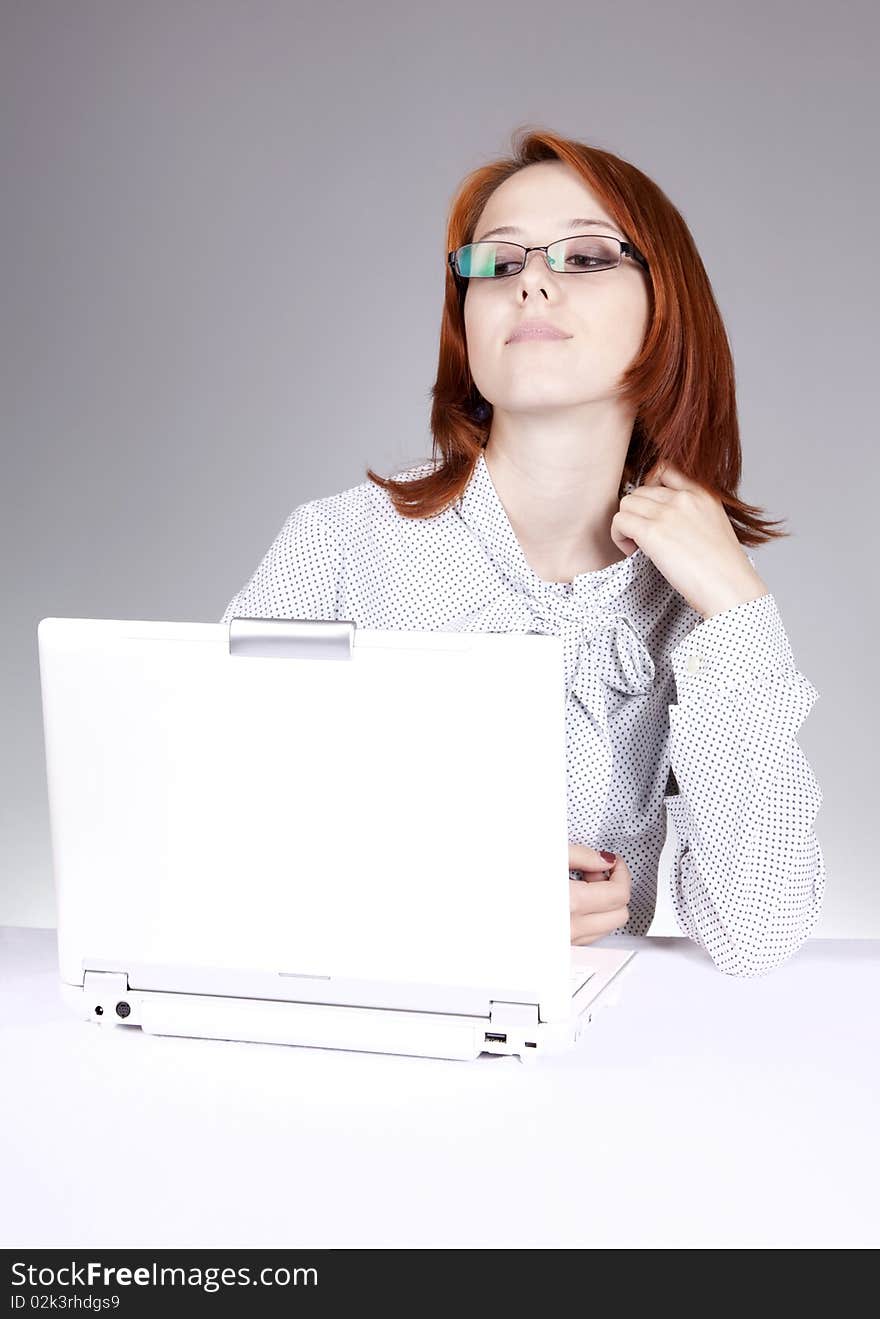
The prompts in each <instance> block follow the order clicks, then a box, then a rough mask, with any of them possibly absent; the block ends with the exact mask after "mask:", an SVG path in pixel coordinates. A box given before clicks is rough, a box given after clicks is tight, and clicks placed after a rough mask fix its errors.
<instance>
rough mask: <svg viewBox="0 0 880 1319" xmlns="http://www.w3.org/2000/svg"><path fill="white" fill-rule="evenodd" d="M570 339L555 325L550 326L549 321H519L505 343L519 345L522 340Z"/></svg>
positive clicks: (569, 336)
mask: <svg viewBox="0 0 880 1319" xmlns="http://www.w3.org/2000/svg"><path fill="white" fill-rule="evenodd" d="M571 337H572V336H571V335H570V334H566V333H565V331H564V330H560V329H559V327H558V326H557V325H551V324H550V322H549V321H542V320H531V321H521V322H520V324H519V325H518V326H517V327H516V329H515V330H514V331H513V334H512V335H511V336H510V338H509V339H507V340H506V342H507V343H520V342H522V340H524V339H570V338H571Z"/></svg>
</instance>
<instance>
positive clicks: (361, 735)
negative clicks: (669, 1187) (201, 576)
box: [38, 618, 571, 1019]
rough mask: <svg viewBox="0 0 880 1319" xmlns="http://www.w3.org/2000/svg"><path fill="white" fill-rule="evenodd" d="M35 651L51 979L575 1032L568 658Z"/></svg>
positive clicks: (521, 652)
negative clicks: (316, 984) (347, 985)
mask: <svg viewBox="0 0 880 1319" xmlns="http://www.w3.org/2000/svg"><path fill="white" fill-rule="evenodd" d="M38 640H39V652H40V670H41V684H42V695H43V715H44V734H45V742H46V763H47V781H48V789H49V801H50V813H51V827H52V845H53V857H54V864H55V880H56V894H57V903H58V941H59V956H60V962H61V974H62V979H64V980H66V981H67V982H68V983H71V984H81V983H82V977H83V970H84V967H95V968H96V969H102V967H106V968H109V966H110V965H111V964H112V966H116V965H117V964H122V963H125V964H128V965H130V966H134V965H137V966H141V967H172V968H173V967H177V968H187V969H188V973H189V982H188V987H189V988H195V987H196V986H195V985H194V983H193V971H196V972H197V971H198V969H199V968H202V969H203V970H204V972H205V974H206V976H207V975H208V973H210V972H215V971H217V969H222V970H225V971H228V972H231V973H247V974H248V975H253V974H255V973H265V974H267V975H269V976H272V977H281V976H284V977H285V978H286V979H287V982H288V986H289V984H290V983H292V982H293V981H295V980H301V982H302V983H303V984H305V983H307V982H310V981H311V980H312V979H314V980H315V981H319V980H324V981H327V979H328V978H329V979H341V980H345V981H351V980H362V981H366V982H373V983H375V984H382V983H389V982H394V983H398V984H402V985H404V986H406V985H411V986H412V987H413V990H414V993H416V991H417V990H418V987H420V986H425V985H429V986H440V987H443V986H446V987H448V988H449V989H450V991H460V990H461V988H462V987H470V988H474V989H485V990H486V991H487V992H488V993H489V994H491V995H498V993H499V991H501V992H502V993H503V996H505V997H506V996H508V995H510V996H512V997H513V996H515V998H516V999H517V1000H520V1001H523V1002H535V1001H538V1002H540V1004H541V1015H542V1019H549V1018H556V1017H559V1016H564V1015H566V1014H567V1013H568V1012H569V1011H570V1001H571V987H570V926H569V920H570V918H569V902H568V842H567V832H568V830H567V812H566V773H565V711H564V686H563V661H562V643H561V640H560V638H558V637H554V636H545V635H538V634H522V633H510V634H502V633H452V632H445V633H444V632H406V631H381V630H375V629H356V628H355V626H354V624H352V623H349V622H334V623H330V622H328V623H314V622H302V621H297V620H239V619H234V620H233V621H232V623H231V624H230V625H229V626H226V625H223V624H217V623H180V622H152V621H138V620H114V619H64V618H46V619H43V620H41V622H40V624H39V627H38ZM340 659H341V660H343V661H344V662H341V663H340V662H338V661H339V660H340ZM196 981H198V976H197V975H196ZM167 987H169V988H170V987H172V986H171V985H170V984H169V985H168V986H167Z"/></svg>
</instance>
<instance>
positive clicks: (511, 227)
mask: <svg viewBox="0 0 880 1319" xmlns="http://www.w3.org/2000/svg"><path fill="white" fill-rule="evenodd" d="M593 224H604V225H605V226H606V227H607V228H609V229H613V230H614V232H615V233H616V234H620V236H621V238H622V237H623V234H622V233H621V231H620V230H619V229H618V227H617V225H616V224H614V223H612V221H611V220H585V219H584V218H583V216H575V218H574V219H573V220H564V221H561V222H560V226H559V227H560V229H564V228H569V229H580V228H586V226H587V225H593ZM522 232H523V231H522V229H518V228H517V227H516V225H515V224H502V225H500V226H499V227H498V228H497V229H490V230H489V231H488V233H485V234H483V238H492V237H494V236H495V235H496V234H521V233H522ZM473 241H474V242H475V243H480V242H482V241H483V240H482V238H475V239H474V240H473Z"/></svg>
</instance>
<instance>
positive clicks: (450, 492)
mask: <svg viewBox="0 0 880 1319" xmlns="http://www.w3.org/2000/svg"><path fill="white" fill-rule="evenodd" d="M543 160H560V161H563V162H564V163H565V164H566V165H569V166H570V167H571V169H573V170H574V171H575V172H576V173H577V174H579V175H580V177H581V178H582V179H583V181H584V183H585V184H586V185H587V187H588V188H590V189H591V190H592V192H593V193H594V194H595V195H596V196H597V197H598V198H599V199H600V200H601V201H602V202H604V204H605V206H606V207H607V209H608V213H609V214H610V216H611V217H612V219H613V220H614V222H615V223H616V224H617V225H618V227H619V228H620V229H621V230H622V231H623V233H624V234H626V236H627V238H628V239H629V240H630V242H632V243H634V244H635V246H636V247H637V248H638V249H639V251H640V252H642V254H643V255H644V256H645V258H646V259H647V261H648V265H649V267H650V273H649V274H648V275H647V280H648V283H649V284H650V286H651V287H650V295H649V296H650V321H649V325H648V329H647V332H646V334H645V339H644V343H643V344H642V348H641V351H640V353H639V355H638V357H637V358H636V359H635V360H634V361H633V362H632V364H631V365H630V366H629V368H628V369H627V371H626V372H625V373H624V376H623V379H622V381H621V387H620V393H621V397H622V398H623V399H624V400H627V401H629V402H630V403H632V404H634V405H635V407H636V409H637V411H636V417H635V422H634V425H633V430H632V436H631V439H630V444H629V449H628V452H627V455H626V460H625V463H624V470H623V476H622V480H621V492H622V489H623V484H624V482H627V481H634V482H636V483H637V484H638V482H639V481H640V480H641V479H643V478H644V476H645V475H647V474H648V473H649V472H650V471H651V470H652V469H653V468H654V466H655V465H656V464H657V463H658V462H659V461H661V460H664V461H667V462H669V463H672V464H674V465H675V466H676V467H678V468H680V469H681V471H682V472H684V473H685V475H687V476H689V477H691V478H692V479H693V480H695V481H696V482H698V483H699V484H700V485H701V486H703V487H704V488H705V489H707V490H709V491H710V492H711V493H712V494H714V495H716V496H717V497H718V498H720V499H721V501H722V503H723V504H724V507H725V510H726V512H727V515H728V517H729V519H730V521H731V525H732V526H733V528H734V531H735V532H736V535H737V538H738V540H739V541H740V543H741V544H742V545H747V546H755V545H759V544H762V543H763V542H764V541H767V540H771V539H773V538H775V537H779V536H787V535H788V534H789V533H788V532H786V531H776V530H772V528H773V527H775V526H777V525H778V524H779V521H780V519H777V520H776V521H775V522H772V521H768V520H767V519H764V518H762V517H761V516H760V515H761V512H762V510H761V509H760V508H756V507H754V506H753V505H751V504H745V503H743V502H742V500H740V499H739V498H738V497H737V495H736V489H737V486H738V485H739V481H740V476H741V468H742V454H741V450H740V440H739V423H738V420H737V410H736V389H735V381H734V368H733V357H732V354H731V350H730V343H729V341H728V338H727V332H726V330H725V328H724V323H723V321H722V319H721V313H720V312H719V310H718V305H717V303H716V301H715V296H714V294H713V292H712V286H711V284H710V282H709V277H708V275H707V274H706V270H705V267H704V265H703V262H702V260H701V259H700V255H699V252H698V251H697V248H696V245H695V243H694V240H693V237H692V236H691V233H690V230H689V229H688V227H687V225H686V224H685V221H684V219H683V217H682V215H681V213H680V212H679V211H678V210H677V209H676V207H675V206H673V204H672V202H671V201H670V200H669V198H668V197H667V196H666V194H665V193H664V192H662V191H661V189H660V188H659V187H658V186H657V184H656V183H654V182H653V180H652V179H650V178H648V176H647V175H646V174H643V173H642V171H641V170H639V169H637V168H636V167H635V165H631V164H630V163H629V162H628V161H626V160H622V159H621V158H620V157H619V156H615V155H612V154H611V153H610V152H608V151H601V150H599V149H598V148H597V147H591V146H587V145H586V144H585V143H583V142H576V141H573V140H571V139H570V138H564V137H559V136H558V135H557V134H555V133H550V132H545V131H541V130H531V129H527V128H526V129H517V130H516V131H515V132H514V134H513V154H512V155H511V156H506V157H502V158H500V159H498V160H496V161H493V162H491V163H490V164H488V165H482V166H480V167H479V168H478V169H475V170H473V171H472V172H471V173H470V174H468V175H467V176H466V177H465V179H464V181H463V182H462V184H461V185H460V187H459V189H458V192H457V193H456V194H455V197H454V199H453V201H452V205H451V207H450V211H449V217H448V221H447V226H446V243H445V248H444V251H443V261H444V266H445V270H446V296H445V300H444V306H443V320H442V323H441V326H440V353H439V361H438V366H437V379H436V381H435V382H434V385H433V388H432V390H431V397H432V400H433V401H432V405H431V432H432V435H433V437H434V443H433V454H432V458H433V462H434V470H433V471H431V472H429V473H428V474H427V475H426V476H423V477H419V478H410V479H405V480H400V481H395V480H394V479H393V478H391V477H382V476H379V475H378V474H377V473H376V472H374V471H373V470H372V469H371V468H367V469H366V475H367V476H368V478H369V479H370V480H371V481H374V482H375V483H376V485H379V486H381V487H382V488H383V489H385V490H387V491H388V493H389V495H390V497H391V500H392V502H393V504H394V506H395V508H396V509H397V511H398V512H399V513H401V514H402V515H403V516H404V517H409V518H427V517H432V516H434V514H436V513H439V512H441V511H442V510H443V509H444V508H446V507H447V505H449V504H450V503H452V502H453V501H454V500H455V499H457V498H458V496H459V495H460V494H461V493H462V491H463V490H464V488H465V486H466V484H467V482H468V480H469V478H470V475H471V473H472V471H473V468H474V465H475V463H476V461H477V458H478V457H479V453H480V450H481V449H482V448H483V446H484V445H485V443H486V440H487V439H488V437H489V428H490V425H491V414H492V409H491V406H489V407H487V408H485V411H487V413H488V416H487V418H486V419H485V420H484V421H480V420H477V419H476V418H475V417H474V415H473V410H474V406H475V404H478V403H480V402H484V400H482V399H481V396H480V394H479V391H478V390H477V389H476V386H475V384H474V381H473V379H472V377H471V374H470V370H469V367H468V360H467V344H466V339H465V330H464V292H465V287H466V285H465V282H464V281H463V280H460V279H456V277H455V275H454V273H453V271H452V270H451V268H450V266H449V265H448V263H447V262H446V255H447V253H448V252H450V251H452V250H454V249H455V248H457V247H460V246H462V244H464V243H469V242H470V241H471V239H472V237H473V234H474V231H475V228H476V225H477V223H478V221H479V218H480V215H481V213H482V211H483V208H484V206H485V205H486V202H487V201H488V199H489V197H490V195H491V194H492V193H493V192H494V191H495V189H496V188H497V187H498V186H499V184H500V183H502V182H503V181H504V180H505V179H507V178H509V177H510V176H511V175H512V174H515V173H516V172H517V171H518V170H521V169H524V168H525V167H526V166H527V165H532V164H535V163H536V162H537V161H543Z"/></svg>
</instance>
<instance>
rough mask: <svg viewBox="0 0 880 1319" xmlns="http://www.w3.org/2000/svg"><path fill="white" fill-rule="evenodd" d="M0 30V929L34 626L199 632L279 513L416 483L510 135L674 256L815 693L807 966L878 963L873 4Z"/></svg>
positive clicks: (17, 853) (25, 731) (41, 917)
mask: <svg viewBox="0 0 880 1319" xmlns="http://www.w3.org/2000/svg"><path fill="white" fill-rule="evenodd" d="M0 12H2V31H0V52H2V53H0V152H2V158H0V164H2V179H3V182H2V234H0V261H2V271H0V274H2V312H0V317H2V321H0V334H2V344H0V371H2V382H0V384H2V388H0V407H2V428H0V435H2V457H3V481H2V495H0V498H2V509H0V536H2V559H0V561H2V565H3V578H4V581H3V616H2V624H3V630H4V635H3V686H2V701H3V707H2V719H3V724H2V728H3V745H4V751H5V754H4V756H3V760H2V784H0V789H2V812H3V816H2V840H0V841H2V867H3V868H2V876H0V924H21V925H54V923H55V905H54V895H53V888H52V872H51V855H50V850H49V834H48V814H47V801H46V784H45V770H44V762H43V744H42V714H41V706H40V690H39V672H38V666H37V649H36V627H37V623H38V621H39V620H40V619H41V618H43V617H46V616H48V615H55V616H66V617H90V618H137V619H182V620H193V621H205V622H216V621H217V620H218V619H219V617H220V615H221V613H222V611H223V609H224V608H225V606H226V603H227V601H228V600H229V599H230V598H231V596H232V595H233V594H234V592H235V591H237V590H238V589H239V587H240V586H242V585H243V584H244V583H245V581H246V580H247V579H248V577H249V576H250V574H251V573H252V572H253V570H254V568H255V567H256V565H257V563H258V562H259V560H260V558H261V557H262V555H263V553H264V552H265V550H266V549H267V548H268V546H269V543H270V541H271V540H272V539H273V537H274V536H275V534H276V533H277V531H278V530H279V528H280V526H281V524H282V522H283V521H284V518H285V517H286V516H287V514H288V512H290V510H291V509H292V508H294V507H295V506H296V505H297V504H299V503H301V502H302V501H303V500H306V499H311V498H315V497H318V496H322V495H328V494H331V493H334V492H335V491H337V490H341V489H344V488H346V487H348V486H351V485H354V484H356V483H357V482H359V481H361V480H363V479H364V469H365V467H366V466H368V465H372V466H373V467H374V468H375V469H376V470H378V471H380V472H385V473H388V472H391V471H393V470H395V469H396V468H397V467H398V466H402V465H404V464H405V463H408V462H413V461H417V460H419V459H421V458H426V457H428V456H430V452H431V449H430V432H429V428H428V415H429V402H430V399H429V391H430V387H431V383H432V381H433V378H434V372H435V368H436V357H437V346H438V330H439V322H440V310H441V302H442V295H443V280H444V264H443V263H444V258H445V250H444V223H445V217H446V211H447V207H448V204H449V200H450V198H451V196H452V193H453V191H454V189H455V188H456V186H457V185H458V183H459V181H460V179H461V178H462V176H463V175H464V174H465V173H466V172H467V171H468V170H470V169H472V168H474V167H475V166H476V165H478V164H481V163H483V162H484V161H485V160H488V159H490V158H492V157H494V156H495V155H496V154H500V153H505V152H506V151H507V150H508V148H509V144H510V134H511V132H512V130H513V129H514V128H516V127H518V126H520V125H524V124H528V125H530V126H535V127H545V128H550V129H552V130H554V131H556V132H559V133H562V134H565V135H570V136H573V137H576V138H580V139H582V140H585V141H588V142H591V143H593V144H594V145H596V146H600V147H603V148H605V149H607V150H611V151H613V152H616V153H617V154H619V155H622V156H624V157H625V158H627V159H630V160H632V161H633V162H634V163H635V164H637V165H638V166H639V167H640V168H641V169H643V170H645V172H647V173H648V174H650V175H651V176H652V177H654V178H655V179H656V180H657V182H658V183H659V184H660V186H661V187H662V188H663V189H664V191H666V192H667V194H668V195H669V196H670V197H671V198H672V200H673V201H674V202H675V204H676V205H677V206H678V207H679V208H680V210H681V211H682V212H683V214H684V216H685V218H686V220H687V222H688V224H689V225H690V227H691V229H692V231H693V234H694V237H695V239H696V242H697V245H698V246H699V248H700V251H701V253H702V256H703V260H704V262H705V264H706V267H707V269H708V271H709V275H710V278H711V280H712V283H713V286H714V288H715V291H716V295H717V298H718V301H719V304H720V307H721V311H722V315H723V316H724V318H725V321H726V324H727V327H728V331H729V334H730V338H731V342H732V345H733V350H734V355H735V362H736V369H737V381H738V396H739V406H740V420H741V425H742V439H743V450H744V479H743V484H742V487H741V490H742V494H743V496H744V498H746V499H747V500H749V501H751V502H752V503H757V504H759V505H761V506H762V507H764V508H765V509H766V510H767V511H768V513H769V515H770V516H773V517H784V518H786V519H787V523H786V528H787V530H789V531H790V532H791V533H792V535H791V537H790V539H788V540H785V541H782V542H780V543H777V544H774V545H770V546H768V547H767V548H764V549H759V550H758V551H757V552H756V553H757V560H756V561H757V563H758V567H759V571H760V572H761V574H762V576H763V577H764V579H765V580H766V581H767V584H768V586H769V587H770V589H771V590H772V591H773V592H774V594H775V595H776V598H777V600H778V601H779V604H780V608H781V610H782V614H783V618H784V620H785V623H786V627H787V629H788V633H789V637H790V639H791V642H792V646H793V648H794V652H795V658H796V660H797V662H798V666H799V668H801V670H802V671H803V672H804V673H805V674H806V675H807V676H808V677H809V678H810V680H811V681H812V682H813V683H814V684H815V685H816V687H817V688H818V690H819V692H820V699H819V701H818V702H817V703H816V705H815V706H814V708H813V711H812V712H811V714H810V715H809V716H808V718H807V720H806V722H805V723H804V725H803V727H802V729H801V733H800V737H799V740H800V743H801V745H802V747H803V748H804V751H805V752H806V754H807V756H808V757H809V759H810V761H811V764H812V765H813V767H814V769H815V772H816V775H817V777H818V779H819V782H820V784H821V786H822V789H823V791H824V794H825V801H824V804H823V806H822V809H821V811H820V813H819V816H818V821H817V832H818V834H819V838H820V841H821V842H822V845H823V848H824V851H825V855H826V860H827V863H828V869H829V881H828V892H827V899H826V906H825V913H824V916H823V918H822V924H821V926H820V928H819V929H818V930H817V931H816V933H817V934H820V935H821V934H824V935H856V936H867V935H872V936H874V937H876V936H880V898H878V890H877V885H876V883H875V878H876V873H877V865H876V842H875V835H874V832H873V830H874V823H875V817H874V813H873V812H874V800H873V795H872V793H871V791H870V789H871V785H872V784H875V783H876V781H877V768H876V761H875V759H874V756H873V751H874V747H875V745H876V742H877V717H876V709H877V697H876V689H877V679H876V670H875V665H876V661H877V643H876V630H875V625H874V620H873V619H872V618H871V617H870V614H869V604H870V603H872V602H873V601H874V600H876V594H877V593H876V564H877V548H878V547H877V522H878V516H877V510H876V508H875V502H876V498H877V493H876V492H877V477H878V470H877V459H876V451H877V421H876V400H875V391H876V358H877V348H878V341H877V331H876V322H877V307H878V305H880V296H878V295H880V288H878V263H877V259H876V241H877V238H876V235H877V220H878V207H877V170H876V167H875V163H874V162H875V160H876V140H875V138H874V136H873V135H872V133H871V131H870V125H871V123H872V122H876V119H877V114H878V110H880V105H878V95H877V90H876V77H875V75H876V68H877V61H878V53H880V50H878V46H880V43H878V23H880V19H878V10H877V8H876V5H874V4H871V3H868V2H867V0H866V2H865V3H855V4H853V3H846V2H844V3H837V4H834V5H829V4H827V3H824V4H820V3H815V4H810V3H801V4H798V3H772V0H771V2H770V3H762V4H760V5H758V4H751V5H749V4H745V5H744V4H742V3H740V4H736V5H734V4H724V5H722V4H717V3H705V2H704V0H701V2H700V3H696V2H694V3H680V2H679V3H675V2H674V0H673V2H672V3H669V2H667V3H664V4H662V5H657V4H653V3H642V4H627V5H623V6H622V5H620V4H614V3H603V4H595V5H594V4H584V3H583V2H582V0H579V2H578V3H565V0H560V2H559V3H557V4H556V5H554V6H553V7H552V9H548V8H547V7H546V6H538V7H535V6H533V5H531V4H520V3H516V0H507V3H504V4H497V3H483V4H481V5H479V6H475V5H473V4H471V3H467V4H465V3H447V4H444V5H443V6H440V7H439V8H437V7H434V8H433V9H432V8H424V7H417V6H414V5H412V4H404V3H395V4H383V5H379V6H378V7H377V6H375V5H358V4H355V3H353V2H351V0H349V2H348V3H340V2H339V0H336V2H333V0H324V3H322V4H321V5H320V6H319V5H318V4H298V3H293V2H292V0H286V2H281V0H274V2H273V3H269V2H268V0H248V2H247V3H245V2H244V0H242V2H241V3H229V2H228V0H213V2H212V3H194V2H193V0H174V3H168V2H166V0H150V2H149V3H146V2H144V0H141V2H139V3H133V2H128V3H126V2H125V0H114V2H112V3H111V2H110V0H107V2H105V3H97V2H96V0H3V4H2V11H0ZM392 248H393V250H395V251H396V252H397V254H398V255H397V262H398V266H397V273H396V274H395V271H394V270H393V269H392V267H391V263H390V253H391V251H392ZM358 260H360V264H359V265H358V264H356V262H357V261H358Z"/></svg>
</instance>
